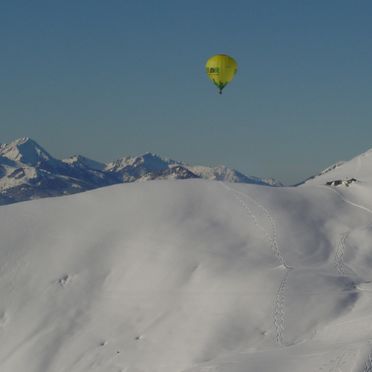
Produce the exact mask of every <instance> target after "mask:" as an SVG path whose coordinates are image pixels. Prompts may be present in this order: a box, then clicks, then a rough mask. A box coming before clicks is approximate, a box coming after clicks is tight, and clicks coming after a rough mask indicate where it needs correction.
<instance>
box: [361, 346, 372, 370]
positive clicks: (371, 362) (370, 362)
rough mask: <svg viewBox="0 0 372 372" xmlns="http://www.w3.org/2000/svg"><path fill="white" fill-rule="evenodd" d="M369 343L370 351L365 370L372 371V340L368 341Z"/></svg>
mask: <svg viewBox="0 0 372 372" xmlns="http://www.w3.org/2000/svg"><path fill="white" fill-rule="evenodd" d="M368 345H369V348H370V351H369V353H368V359H367V361H366V362H365V365H364V369H363V372H372V350H371V347H372V345H371V341H369V342H368Z"/></svg>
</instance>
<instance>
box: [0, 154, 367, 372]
mask: <svg viewBox="0 0 372 372" xmlns="http://www.w3.org/2000/svg"><path fill="white" fill-rule="evenodd" d="M353 161H354V160H353ZM355 162H356V166H358V164H359V173H358V174H359V177H358V179H360V182H359V183H355V184H352V185H351V186H350V187H341V188H340V187H327V186H323V184H322V182H323V181H322V182H320V181H319V180H318V181H319V182H313V183H308V184H305V185H303V186H302V187H292V188H290V187H281V188H271V187H264V186H258V185H248V184H236V183H235V184H233V183H222V182H217V181H207V180H182V181H154V182H144V183H132V184H120V185H115V186H109V187H105V188H102V189H96V190H93V191H89V192H85V193H80V194H75V195H69V196H63V197H57V198H46V199H40V200H33V201H29V202H23V203H17V204H13V205H7V206H1V207H0V236H1V239H0V298H1V302H0V345H1V347H0V371H2V372H20V371H27V372H85V371H89V372H94V371H102V372H119V371H121V372H261V371H262V372H271V371H273V372H288V371H291V372H316V371H319V372H340V371H342V372H369V371H372V313H371V309H372V282H371V281H372V270H371V265H372V198H371V193H372V177H371V174H372V173H368V169H370V168H368V167H369V164H372V161H371V159H370V155H368V154H367V155H365V156H363V157H362V158H361V160H360V163H358V162H359V160H355ZM343 166H344V167H346V168H344V171H343V173H342V172H341V170H340V169H341V167H339V168H338V169H336V170H335V172H339V173H338V174H337V177H346V176H347V177H349V176H355V174H349V169H352V167H351V166H350V167H349V165H347V163H345V164H344V165H343ZM327 180H328V179H327Z"/></svg>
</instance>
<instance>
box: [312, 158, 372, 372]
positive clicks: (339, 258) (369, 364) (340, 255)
mask: <svg viewBox="0 0 372 372" xmlns="http://www.w3.org/2000/svg"><path fill="white" fill-rule="evenodd" d="M358 166H359V162H358ZM359 168H360V167H359ZM319 187H322V188H325V189H327V190H330V191H332V192H334V193H335V194H337V196H338V197H339V198H340V199H341V200H342V201H343V202H345V203H346V204H349V205H351V206H353V207H355V208H359V209H361V210H362V211H364V212H367V213H369V214H372V210H371V209H370V208H368V207H366V206H364V205H361V204H358V203H354V202H352V201H351V200H349V199H347V198H345V197H344V196H343V195H342V194H341V193H340V192H339V191H338V190H335V189H334V188H331V187H329V186H324V185H322V186H319ZM350 233H351V230H350V231H349V232H347V233H344V234H342V236H341V239H340V242H339V247H338V250H337V251H336V257H335V259H336V267H337V270H338V271H339V273H340V274H341V275H345V267H346V265H345V263H344V253H345V241H346V239H347V238H348V236H349V235H350ZM369 345H370V347H371V343H370V342H369ZM339 370H340V369H339ZM333 371H335V372H336V371H337V370H335V369H334V370H331V371H330V372H333ZM363 372H372V350H371V351H370V352H369V354H368V360H367V361H366V362H365V367H364V369H363Z"/></svg>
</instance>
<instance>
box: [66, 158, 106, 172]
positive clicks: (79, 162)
mask: <svg viewBox="0 0 372 372" xmlns="http://www.w3.org/2000/svg"><path fill="white" fill-rule="evenodd" d="M62 161H63V162H64V163H65V164H69V165H73V166H78V167H85V168H90V169H93V170H98V171H103V170H104V169H105V168H106V164H105V163H100V162H98V161H95V160H92V159H89V158H86V157H85V156H82V155H73V156H70V157H69V158H67V159H63V160H62Z"/></svg>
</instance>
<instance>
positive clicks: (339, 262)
mask: <svg viewBox="0 0 372 372" xmlns="http://www.w3.org/2000/svg"><path fill="white" fill-rule="evenodd" d="M350 232H351V231H348V232H346V233H343V234H341V238H340V240H339V242H338V248H337V250H336V253H335V265H336V269H337V271H338V273H339V274H340V275H343V276H344V275H345V273H346V272H345V262H344V255H345V241H346V239H347V237H348V236H349V234H350Z"/></svg>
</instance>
